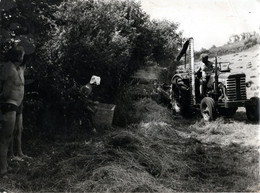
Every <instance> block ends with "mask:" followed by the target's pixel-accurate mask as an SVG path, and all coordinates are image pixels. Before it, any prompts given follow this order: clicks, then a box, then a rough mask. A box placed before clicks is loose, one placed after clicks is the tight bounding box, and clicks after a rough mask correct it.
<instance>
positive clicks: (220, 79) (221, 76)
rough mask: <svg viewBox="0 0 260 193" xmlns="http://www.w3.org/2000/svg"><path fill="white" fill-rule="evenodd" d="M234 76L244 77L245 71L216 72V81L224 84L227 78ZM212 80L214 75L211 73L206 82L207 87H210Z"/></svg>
mask: <svg viewBox="0 0 260 193" xmlns="http://www.w3.org/2000/svg"><path fill="white" fill-rule="evenodd" d="M236 77H245V73H232V72H225V73H223V72H220V73H219V74H218V82H219V83H222V84H224V85H225V84H226V80H227V79H229V78H236ZM214 80H215V75H214V74H212V75H211V76H210V79H209V82H208V87H212V86H213V84H214Z"/></svg>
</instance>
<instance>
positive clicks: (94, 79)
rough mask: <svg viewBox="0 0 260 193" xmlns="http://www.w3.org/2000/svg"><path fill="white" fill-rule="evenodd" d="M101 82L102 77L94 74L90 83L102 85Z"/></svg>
mask: <svg viewBox="0 0 260 193" xmlns="http://www.w3.org/2000/svg"><path fill="white" fill-rule="evenodd" d="M100 82H101V78H100V77H99V76H95V75H93V76H92V77H91V79H90V81H89V83H90V84H96V85H100Z"/></svg>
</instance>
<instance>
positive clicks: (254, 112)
mask: <svg viewBox="0 0 260 193" xmlns="http://www.w3.org/2000/svg"><path fill="white" fill-rule="evenodd" d="M259 111H260V99H259V98H258V97H252V98H250V105H248V106H246V115H247V118H248V119H249V120H250V121H259V116H260V113H259Z"/></svg>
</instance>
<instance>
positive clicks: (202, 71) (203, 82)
mask: <svg viewBox="0 0 260 193" xmlns="http://www.w3.org/2000/svg"><path fill="white" fill-rule="evenodd" d="M208 59H209V57H208V55H207V54H201V61H202V64H201V66H200V68H199V70H198V71H197V73H196V74H197V77H201V78H200V94H201V96H205V95H206V89H207V84H208V82H209V79H210V75H211V73H212V72H213V69H214V67H213V63H212V62H210V61H209V60H208Z"/></svg>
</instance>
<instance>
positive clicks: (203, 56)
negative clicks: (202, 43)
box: [200, 54, 209, 59]
mask: <svg viewBox="0 0 260 193" xmlns="http://www.w3.org/2000/svg"><path fill="white" fill-rule="evenodd" d="M208 57H209V56H208V54H201V55H200V58H201V59H205V58H208Z"/></svg>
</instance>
